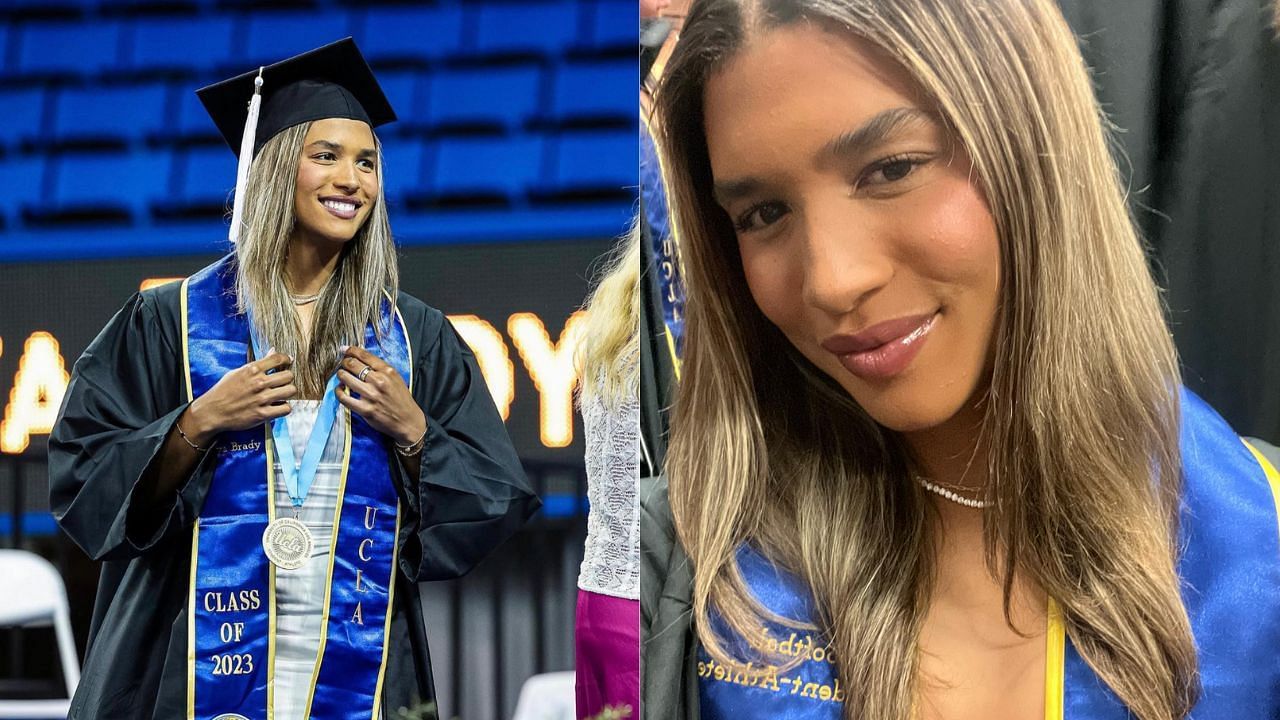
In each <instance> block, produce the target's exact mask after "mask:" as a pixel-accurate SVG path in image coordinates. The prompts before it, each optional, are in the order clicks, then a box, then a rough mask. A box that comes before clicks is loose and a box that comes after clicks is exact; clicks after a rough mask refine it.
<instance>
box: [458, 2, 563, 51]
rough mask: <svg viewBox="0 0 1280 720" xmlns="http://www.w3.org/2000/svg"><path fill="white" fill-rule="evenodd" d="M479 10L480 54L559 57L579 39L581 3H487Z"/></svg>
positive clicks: (478, 36) (477, 43) (477, 34)
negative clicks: (579, 5) (579, 6)
mask: <svg viewBox="0 0 1280 720" xmlns="http://www.w3.org/2000/svg"><path fill="white" fill-rule="evenodd" d="M476 9H477V12H478V13H479V16H478V19H477V22H476V47H475V50H476V52H477V53H479V54H481V55H501V56H505V55H538V56H542V57H557V56H559V55H563V54H564V53H565V51H566V50H568V49H569V48H570V47H572V46H573V44H574V43H575V41H576V40H577V38H578V5H577V3H575V2H573V1H572V0H561V1H560V2H538V1H537V0H533V1H531V2H507V3H503V2H485V3H483V4H480V5H479V7H478V8H476Z"/></svg>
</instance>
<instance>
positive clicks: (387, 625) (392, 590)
mask: <svg viewBox="0 0 1280 720" xmlns="http://www.w3.org/2000/svg"><path fill="white" fill-rule="evenodd" d="M397 462H398V461H397ZM392 538H393V539H392V541H391V576H390V577H389V578H388V579H387V619H386V620H385V621H384V622H383V625H382V664H381V665H379V666H378V682H377V684H375V685H374V687H373V718H372V720H378V711H379V710H381V709H382V680H383V678H385V677H386V674H387V648H389V647H390V646H391V643H390V641H389V638H390V637H391V609H392V608H393V607H395V605H394V603H395V600H396V560H397V555H399V551H400V499H399V498H397V499H396V534H395V535H393V536H392Z"/></svg>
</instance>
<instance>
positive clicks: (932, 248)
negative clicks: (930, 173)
mask: <svg viewBox="0 0 1280 720" xmlns="http://www.w3.org/2000/svg"><path fill="white" fill-rule="evenodd" d="M931 194H932V195H933V197H932V198H928V199H926V200H924V201H923V202H921V203H920V205H919V207H916V208H911V209H909V210H907V212H905V213H904V216H905V217H914V218H915V220H914V222H913V224H915V225H916V229H915V230H914V231H913V232H911V233H908V234H907V235H906V237H909V238H916V239H917V242H914V243H911V244H910V245H909V246H908V247H907V248H905V250H906V254H907V256H908V257H909V258H910V260H911V262H912V264H913V265H915V266H916V268H917V269H918V271H919V272H920V274H921V275H922V276H923V277H924V278H926V279H927V280H933V281H938V282H942V283H946V284H949V285H954V286H955V289H956V290H957V291H961V292H964V291H969V292H978V293H980V294H982V295H989V296H990V299H991V300H992V301H994V297H995V293H996V291H997V290H998V286H999V282H1000V243H999V239H998V237H997V234H996V228H995V220H994V219H993V218H992V217H991V212H990V211H989V210H988V208H987V204H986V200H985V199H984V198H983V196H982V193H980V192H979V191H978V190H977V188H975V187H973V185H971V184H970V183H969V182H967V181H964V180H961V181H958V182H948V183H945V186H939V187H938V188H936V189H935V192H934V193H931Z"/></svg>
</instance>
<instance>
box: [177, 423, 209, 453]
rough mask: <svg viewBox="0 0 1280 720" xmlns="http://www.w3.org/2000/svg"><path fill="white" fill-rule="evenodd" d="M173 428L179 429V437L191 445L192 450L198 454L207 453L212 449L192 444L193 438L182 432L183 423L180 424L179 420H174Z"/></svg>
mask: <svg viewBox="0 0 1280 720" xmlns="http://www.w3.org/2000/svg"><path fill="white" fill-rule="evenodd" d="M173 426H174V427H175V428H177V429H178V435H180V436H182V440H183V441H184V442H186V443H187V444H188V445H190V446H191V449H192V450H195V451H196V452H207V451H208V450H209V449H210V448H207V447H200V446H199V445H197V444H195V443H193V442H191V438H189V437H187V434H186V433H185V432H183V431H182V423H180V422H178V421H177V420H174V421H173ZM210 447H212V446H210Z"/></svg>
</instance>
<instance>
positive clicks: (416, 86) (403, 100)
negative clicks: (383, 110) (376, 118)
mask: <svg viewBox="0 0 1280 720" xmlns="http://www.w3.org/2000/svg"><path fill="white" fill-rule="evenodd" d="M426 84H427V81H426V74H425V73H423V72H421V71H419V70H384V71H382V72H380V73H378V85H380V86H382V92H383V93H385V94H386V96H387V100H388V101H389V102H390V103H391V107H392V108H393V109H394V110H395V111H396V117H397V118H399V119H400V122H398V123H396V124H395V125H393V126H392V129H393V130H401V129H403V128H404V127H406V126H407V125H409V124H420V123H421V121H422V120H421V118H420V117H419V116H420V114H421V108H422V106H423V105H425V104H426V92H427V91H426Z"/></svg>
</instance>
